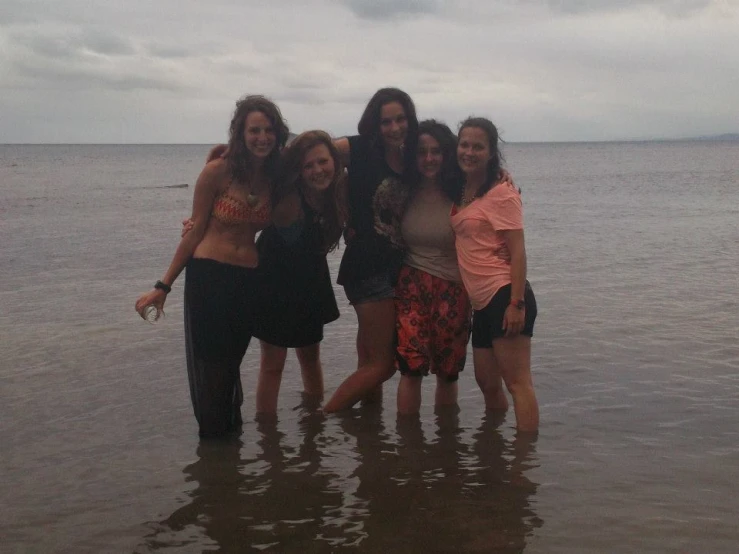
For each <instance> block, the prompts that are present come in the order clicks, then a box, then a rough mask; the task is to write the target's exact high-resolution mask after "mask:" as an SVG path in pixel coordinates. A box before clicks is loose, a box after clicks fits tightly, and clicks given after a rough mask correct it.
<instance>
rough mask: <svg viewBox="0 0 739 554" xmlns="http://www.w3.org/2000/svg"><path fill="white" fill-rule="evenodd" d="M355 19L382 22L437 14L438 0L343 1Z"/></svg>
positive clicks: (439, 6)
mask: <svg viewBox="0 0 739 554" xmlns="http://www.w3.org/2000/svg"><path fill="white" fill-rule="evenodd" d="M343 3H344V5H345V6H346V7H348V8H349V9H350V10H351V11H352V12H353V13H354V14H355V15H356V16H357V17H360V18H362V19H371V20H374V21H382V20H388V19H397V18H399V17H407V16H412V15H424V14H432V13H437V12H438V11H439V10H440V8H441V2H440V0H344V1H343Z"/></svg>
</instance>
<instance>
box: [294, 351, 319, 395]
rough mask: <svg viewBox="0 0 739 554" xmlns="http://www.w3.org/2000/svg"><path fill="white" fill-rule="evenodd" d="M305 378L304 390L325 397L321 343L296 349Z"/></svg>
mask: <svg viewBox="0 0 739 554" xmlns="http://www.w3.org/2000/svg"><path fill="white" fill-rule="evenodd" d="M295 354H296V355H297V357H298V362H299V363H300V375H301V376H302V378H303V392H304V393H305V394H306V395H308V396H313V397H317V398H323V368H322V367H321V343H320V342H317V343H316V344H311V345H309V346H301V347H300V348H296V349H295Z"/></svg>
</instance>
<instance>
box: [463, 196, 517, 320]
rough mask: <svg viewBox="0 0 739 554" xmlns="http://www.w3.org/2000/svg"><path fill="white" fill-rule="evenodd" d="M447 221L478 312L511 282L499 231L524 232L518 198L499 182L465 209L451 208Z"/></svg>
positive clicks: (465, 279)
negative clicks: (450, 225)
mask: <svg viewBox="0 0 739 554" xmlns="http://www.w3.org/2000/svg"><path fill="white" fill-rule="evenodd" d="M450 221H451V224H452V229H454V234H455V237H456V238H455V245H456V248H457V261H458V262H459V271H460V273H461V275H462V282H463V283H464V286H465V288H466V289H467V294H468V295H469V297H470V301H471V302H472V307H473V308H475V309H476V310H481V309H483V308H484V307H485V306H487V305H488V304H489V303H490V301H491V300H492V299H493V296H495V293H496V292H498V290H499V289H500V288H501V287H503V286H505V285H507V284H509V283H510V282H511V253H510V252H509V251H508V247H507V246H506V243H505V240H503V237H502V236H501V234H500V231H505V230H511V229H523V210H522V207H521V195H520V194H519V192H518V191H517V190H516V188H515V187H514V186H513V185H511V184H508V183H499V184H497V185H496V186H494V187H493V188H492V189H490V190H489V191H488V192H487V193H486V194H485V196H483V197H481V198H478V199H476V200H474V201H473V202H472V203H471V204H470V205H468V206H466V207H464V208H457V207H456V206H452V211H451V214H450Z"/></svg>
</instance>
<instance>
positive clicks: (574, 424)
mask: <svg viewBox="0 0 739 554" xmlns="http://www.w3.org/2000/svg"><path fill="white" fill-rule="evenodd" d="M207 150H208V146H205V145H169V146H168V145H155V146H147V145H137V146H134V145H130V146H128V145H127V146H114V145H111V146H104V145H100V146H94V145H78V146H75V145H54V146H14V145H5V146H0V236H1V237H2V246H1V247H0V441H1V443H2V455H1V456H0V469H1V470H2V479H0V510H1V511H2V514H3V517H2V520H1V521H0V545H1V546H0V549H1V550H2V551H3V552H19V553H20V552H24V553H25V552H40V553H48V552H65V553H66V552H69V553H86V552H94V553H98V552H112V553H118V552H130V553H144V552H177V553H180V552H184V553H189V552H258V551H263V552H279V553H292V552H301V553H306V552H308V553H311V552H316V553H324V552H371V553H373V552H378V553H380V552H382V553H386V552H393V553H394V552H405V553H411V552H424V553H429V552H438V553H443V552H474V553H478V552H479V553H519V552H526V553H527V554H532V553H563V554H564V553H567V554H574V553H609V554H611V553H620V552H623V553H633V552H639V553H660V554H662V553H675V554H688V553H691V554H692V553H698V552H701V553H702V552H711V553H733V552H737V551H739V542H738V541H739V527H737V524H736V519H737V513H739V498H738V496H739V495H737V492H736V491H737V485H736V483H737V482H738V481H739V417H738V415H737V413H738V408H739V300H737V298H738V297H737V291H738V289H739V142H645V143H572V144H508V145H506V146H505V149H504V154H505V157H506V165H507V167H508V168H509V170H510V171H511V173H512V174H513V176H514V179H515V182H516V184H517V185H518V186H520V187H521V188H522V189H523V201H524V211H525V222H526V242H527V252H528V267H529V279H530V281H531V283H532V285H533V288H534V290H535V292H536V295H537V301H538V305H539V317H538V320H537V323H536V329H535V336H534V340H533V360H532V363H533V374H534V380H535V386H536V391H537V395H538V398H539V402H540V406H541V431H540V434H539V436H538V438H537V439H535V440H527V439H525V438H522V437H520V436H517V435H516V433H515V430H514V423H515V421H514V418H513V414H512V413H510V414H509V415H508V416H507V418H505V419H503V420H496V419H495V418H493V417H491V416H486V415H485V413H484V405H483V401H482V397H481V394H480V393H479V391H478V389H477V386H476V384H475V382H474V376H473V372H472V367H471V357H470V359H468V365H467V368H466V370H465V371H464V372H463V374H462V376H461V379H460V399H459V405H460V406H459V410H458V411H455V410H449V411H443V412H439V413H435V412H434V409H433V406H432V399H433V383H432V382H431V379H427V380H426V381H427V382H426V383H425V384H424V399H423V407H422V411H421V417H420V418H419V420H406V419H400V420H398V419H397V417H396V410H395V388H396V386H397V377H395V378H393V379H392V380H391V381H389V382H387V383H386V384H385V387H384V401H383V403H382V405H381V406H379V407H378V406H367V407H362V408H356V409H354V410H352V411H350V412H348V413H346V414H344V415H339V416H331V417H327V418H323V417H320V416H317V415H316V414H315V413H313V412H312V410H311V409H310V407H309V406H306V405H305V404H304V402H303V400H302V398H301V394H300V390H301V384H300V377H299V372H298V368H297V363H296V360H295V356H294V353H291V354H290V355H289V358H288V364H287V367H286V370H285V374H284V378H283V387H282V391H281V394H280V405H279V411H278V421H277V422H273V423H266V422H259V423H258V422H255V421H254V417H253V416H254V390H255V386H256V371H255V370H256V368H257V364H258V354H259V352H258V350H259V349H258V344H256V343H254V344H252V346H251V347H250V349H249V352H248V353H247V356H246V358H245V360H244V363H243V366H242V380H243V383H244V389H245V396H246V398H245V402H244V406H243V408H242V413H243V415H244V420H245V425H244V429H243V434H242V435H241V436H240V437H239V438H238V439H234V440H231V441H225V442H203V443H200V441H199V440H198V436H197V428H196V423H195V420H194V417H193V415H192V409H191V406H190V400H189V393H188V387H187V377H186V372H185V350H184V338H183V323H182V291H183V287H182V285H183V279H182V278H181V279H180V281H178V282H177V283H176V284H175V287H174V291H173V293H172V294H171V295H170V298H169V300H168V302H167V306H166V308H165V310H166V317H165V319H164V321H162V322H161V323H158V324H157V325H149V324H147V323H146V322H144V321H143V320H141V319H140V318H139V317H138V315H137V314H136V313H135V312H134V302H135V300H136V298H137V296H138V295H139V294H140V293H142V292H144V291H146V290H148V289H149V288H150V287H151V285H152V284H153V282H154V281H155V280H156V279H158V278H159V277H160V276H161V275H162V273H163V271H164V269H165V268H166V267H167V265H168V264H169V261H170V259H171V256H172V254H173V252H174V249H175V247H176V245H177V243H178V240H179V233H180V222H181V220H182V218H183V217H185V216H187V215H188V213H189V210H190V203H191V196H192V190H193V183H194V181H195V179H196V177H197V175H198V173H199V171H200V169H201V168H202V166H203V163H204V160H205V156H206V153H207ZM184 184H188V185H189V187H180V188H177V187H173V185H184ZM340 255H341V251H339V252H338V253H337V254H335V255H332V256H331V258H330V265H331V270H332V272H333V276H334V278H335V277H336V270H337V269H338V262H339V258H340ZM336 293H337V297H338V299H339V304H340V306H341V311H342V315H341V318H340V319H339V320H338V321H337V322H335V323H333V324H331V325H330V326H328V327H327V328H326V337H325V340H324V342H323V345H322V357H323V363H324V372H325V380H326V389H327V393H328V394H330V393H331V392H332V391H333V390H334V389H335V388H336V386H337V385H338V384H339V383H340V382H341V380H342V379H343V378H344V377H345V376H346V375H348V374H349V373H350V372H351V371H353V369H354V368H355V366H356V357H355V351H354V337H355V333H356V319H355V317H354V314H353V311H352V309H351V307H350V306H349V305H348V303H347V302H346V299H345V297H344V294H343V291H342V290H341V289H340V288H339V287H337V288H336ZM732 521H733V522H734V523H732Z"/></svg>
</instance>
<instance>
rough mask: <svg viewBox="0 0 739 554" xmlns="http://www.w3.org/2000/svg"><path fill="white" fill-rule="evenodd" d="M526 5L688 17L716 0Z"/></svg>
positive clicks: (546, 0) (543, 0)
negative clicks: (650, 11)
mask: <svg viewBox="0 0 739 554" xmlns="http://www.w3.org/2000/svg"><path fill="white" fill-rule="evenodd" d="M526 3H529V4H531V3H533V4H544V5H545V6H546V7H547V8H548V9H549V10H550V11H552V12H555V13H564V14H581V13H593V12H604V11H626V10H630V9H633V8H636V7H639V6H646V7H652V8H655V9H657V10H659V11H661V12H663V13H665V14H667V15H673V16H686V15H689V14H692V13H696V12H699V11H702V10H704V9H706V8H709V7H710V6H711V5H712V4H716V2H715V0H632V1H630V2H623V1H622V0H527V2H526Z"/></svg>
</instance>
